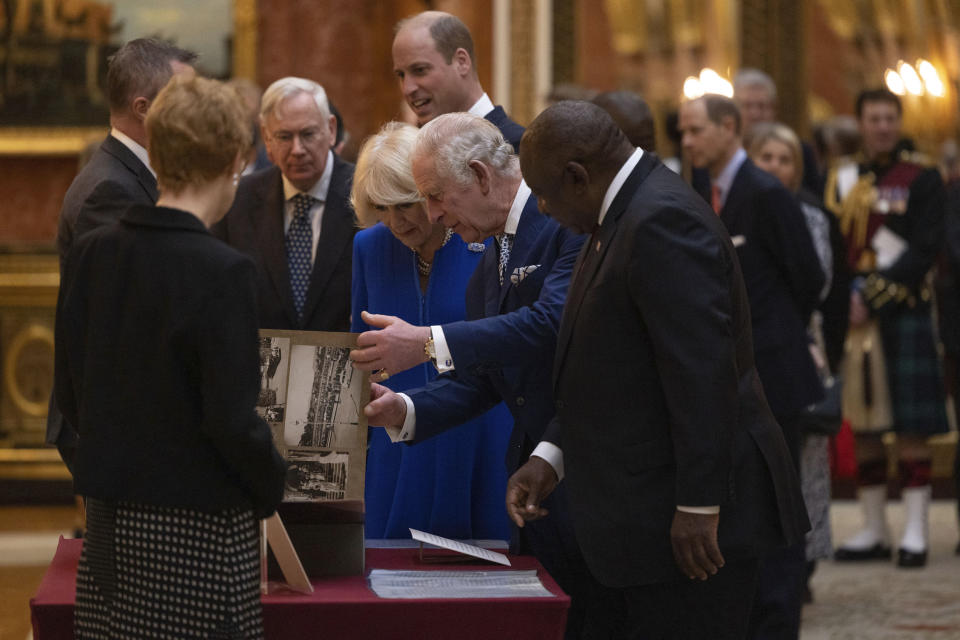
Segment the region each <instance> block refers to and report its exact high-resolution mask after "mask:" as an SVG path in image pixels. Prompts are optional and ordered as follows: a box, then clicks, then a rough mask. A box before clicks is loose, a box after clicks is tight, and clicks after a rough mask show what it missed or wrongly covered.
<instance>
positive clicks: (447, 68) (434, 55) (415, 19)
mask: <svg viewBox="0 0 960 640" xmlns="http://www.w3.org/2000/svg"><path fill="white" fill-rule="evenodd" d="M394 32H395V33H396V36H395V37H394V39H393V72H394V74H396V76H397V80H398V81H399V82H400V90H401V92H403V99H404V100H405V101H406V103H407V105H409V107H410V109H411V110H412V111H413V113H414V115H415V116H416V118H417V124H418V125H421V126H422V125H424V124H426V123H427V122H430V120H432V119H433V118H436V117H437V116H439V115H442V114H444V113H454V112H457V111H468V112H470V113H472V114H474V115H478V116H481V117H484V118H486V119H487V120H489V121H490V122H492V123H493V124H495V125H496V126H497V128H498V129H500V131H501V132H502V133H503V137H504V138H506V139H507V142H509V143H510V144H511V145H513V149H514V150H515V151H518V150H519V149H520V138H521V137H522V136H523V127H521V126H520V125H519V124H517V123H516V122H514V121H513V120H511V119H510V118H509V116H507V114H506V112H504V110H503V107H501V106H499V105H497V106H494V104H493V102H492V101H491V100H490V97H489V96H488V95H487V94H486V92H484V90H483V86H482V85H481V84H480V79H479V78H478V77H477V62H476V58H475V56H474V53H473V38H472V37H471V36H470V30H469V29H467V25H465V24H463V22H462V21H461V20H460V19H459V18H457V17H456V16H453V15H450V14H449V13H444V12H442V11H424V12H423V13H418V14H416V15H414V16H411V17H409V18H406V19H404V20H401V21H400V22H399V23H398V24H397V26H396V28H395V30H394Z"/></svg>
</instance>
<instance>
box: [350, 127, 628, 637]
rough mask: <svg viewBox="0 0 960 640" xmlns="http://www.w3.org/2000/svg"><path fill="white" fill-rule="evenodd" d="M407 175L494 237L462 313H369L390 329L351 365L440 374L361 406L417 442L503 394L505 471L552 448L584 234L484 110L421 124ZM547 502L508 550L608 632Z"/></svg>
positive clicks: (576, 633) (470, 235) (463, 231)
mask: <svg viewBox="0 0 960 640" xmlns="http://www.w3.org/2000/svg"><path fill="white" fill-rule="evenodd" d="M413 176H414V179H415V181H416V183H417V188H418V189H419V190H420V191H421V193H422V194H423V195H424V197H425V198H426V200H425V206H426V208H427V212H428V215H429V217H430V220H431V221H437V220H439V221H440V222H441V223H442V224H444V225H445V226H446V227H448V228H451V229H453V230H454V231H455V232H457V233H459V234H460V236H461V237H462V238H463V239H464V240H465V241H467V242H482V241H484V240H485V239H487V238H490V237H495V238H496V239H497V242H496V244H495V245H493V247H492V248H491V249H488V250H487V252H486V254H485V255H484V257H483V258H482V260H481V262H480V264H479V266H478V267H477V269H476V271H475V272H474V273H473V276H471V278H470V281H469V283H468V285H467V293H466V307H467V320H465V321H460V322H453V323H449V324H446V325H443V326H437V327H432V328H431V327H413V326H411V325H409V324H407V323H405V322H403V321H401V320H399V319H397V318H392V317H380V316H371V315H369V314H365V315H364V319H365V320H366V322H367V323H368V324H371V325H377V326H385V327H386V328H384V329H383V330H380V331H368V332H366V333H363V334H361V335H360V337H359V338H358V341H357V342H358V344H359V345H360V346H362V347H365V348H363V349H360V350H357V351H354V352H353V354H351V357H352V358H354V360H355V362H356V366H357V367H358V368H360V369H364V370H380V371H381V372H383V371H384V369H385V370H386V371H387V372H389V373H393V372H395V371H398V370H400V369H403V368H407V367H410V366H413V365H414V364H419V363H422V362H426V361H427V360H428V359H432V360H434V363H435V364H437V365H438V367H442V368H443V369H444V370H445V371H446V372H447V373H446V374H445V375H442V376H440V377H439V378H438V379H437V380H435V381H433V382H431V383H430V384H428V385H427V386H426V387H422V388H420V389H416V390H413V391H409V392H407V393H405V394H398V393H394V392H392V391H390V390H388V389H386V388H385V387H381V386H380V385H374V387H373V395H372V397H373V400H372V401H371V403H370V404H369V405H368V406H367V408H366V409H365V412H366V414H367V417H368V419H369V422H370V424H371V425H379V426H384V427H386V428H387V430H388V433H389V434H390V437H391V439H393V440H395V441H399V442H406V443H408V444H412V445H415V444H416V443H417V442H420V441H422V440H425V439H427V438H430V437H432V436H435V435H438V434H439V433H442V432H443V431H444V430H446V429H449V428H452V427H455V426H456V425H459V424H461V423H463V422H465V421H466V420H468V419H471V418H473V417H475V416H478V415H480V414H481V413H482V412H484V411H487V410H488V409H490V408H491V407H493V406H494V405H496V404H497V403H499V402H501V401H503V402H504V403H505V404H506V405H507V407H508V408H509V409H510V412H511V413H512V414H513V418H514V428H513V432H512V433H511V437H510V442H509V445H508V449H507V451H506V452H505V456H506V466H507V470H508V472H512V471H514V470H515V469H516V468H517V467H519V466H520V465H521V464H523V462H524V461H525V460H526V459H527V458H528V457H529V456H530V455H531V454H532V455H544V456H547V457H548V458H549V457H550V455H551V453H550V452H549V451H547V450H545V448H541V449H539V450H535V449H534V446H535V445H536V444H537V443H538V442H540V440H541V438H542V436H543V433H544V431H545V429H546V427H547V424H548V423H549V421H550V420H551V418H552V417H553V412H554V409H553V395H552V394H551V392H550V369H551V367H552V363H553V354H554V351H555V348H556V337H557V327H558V326H559V322H560V314H561V311H562V309H563V303H564V300H565V299H566V294H567V285H568V283H569V280H570V274H571V269H572V268H573V263H574V260H575V259H576V255H577V253H578V252H579V250H580V247H581V245H582V243H583V238H582V237H581V236H577V235H575V234H573V233H571V232H569V231H567V230H566V229H563V228H561V227H560V226H559V225H558V224H557V223H556V222H554V221H553V220H550V219H549V218H547V217H545V216H544V215H543V214H542V213H540V212H539V211H538V210H537V206H536V201H535V199H534V198H533V197H531V195H530V189H529V187H527V185H526V183H525V182H524V181H523V178H522V177H521V175H520V167H519V161H518V159H517V157H516V155H515V154H514V152H513V148H512V146H511V145H510V144H509V143H508V142H507V141H506V140H505V139H504V137H503V135H502V134H501V133H500V131H498V130H497V128H496V127H495V126H493V125H492V124H491V123H490V122H488V121H486V120H484V119H483V118H481V117H479V116H476V115H472V114H468V113H451V114H446V115H443V116H440V117H438V118H436V119H434V120H432V121H431V122H429V123H428V124H426V125H425V126H424V127H423V129H421V131H420V133H419V134H418V136H417V145H416V147H415V150H414V154H413ZM440 340H442V341H443V342H444V343H445V345H446V347H445V348H446V350H447V351H446V353H445V354H443V355H441V350H440V349H439V348H438V344H437V343H438V341H440ZM382 375H385V374H382ZM548 508H549V509H550V517H549V518H547V519H546V520H544V521H543V522H541V523H537V525H536V526H534V527H529V528H527V529H525V530H524V531H522V532H515V533H516V534H517V535H516V536H515V537H514V538H515V539H514V540H513V543H514V544H513V549H514V551H515V552H522V553H529V552H532V553H533V554H534V555H536V556H537V558H538V559H539V560H540V562H542V563H543V565H544V566H545V567H546V569H547V571H549V572H550V575H552V576H553V577H554V578H556V580H557V582H558V583H559V584H560V586H561V587H562V588H563V589H564V590H565V591H566V592H567V593H569V594H570V595H571V597H572V599H573V602H572V606H571V610H570V616H569V619H568V626H567V636H568V637H570V638H577V637H581V634H584V635H586V636H587V637H594V636H590V635H589V634H590V633H606V631H605V629H606V626H605V625H607V623H608V620H609V616H607V615H606V614H605V598H604V597H603V593H602V590H601V589H600V587H599V585H598V584H597V583H596V582H595V581H594V580H593V579H592V578H591V577H590V574H589V572H588V571H587V570H586V566H585V564H584V563H583V558H582V556H581V554H580V551H579V548H578V547H577V544H576V541H575V540H574V536H573V531H572V528H571V525H570V520H569V518H568V517H567V509H566V504H565V501H564V499H563V498H562V497H558V498H556V499H554V500H552V501H551V503H550V504H549V506H548ZM521 533H522V535H520V534H521ZM607 635H609V634H607ZM596 637H606V635H598V636H596Z"/></svg>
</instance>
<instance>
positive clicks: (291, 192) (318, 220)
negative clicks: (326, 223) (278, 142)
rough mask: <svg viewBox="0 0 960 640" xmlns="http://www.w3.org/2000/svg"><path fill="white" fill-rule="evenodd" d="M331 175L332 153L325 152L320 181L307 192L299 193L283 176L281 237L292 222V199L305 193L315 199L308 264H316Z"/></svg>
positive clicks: (312, 209)
mask: <svg viewBox="0 0 960 640" xmlns="http://www.w3.org/2000/svg"><path fill="white" fill-rule="evenodd" d="M331 175H333V152H332V151H327V165H326V167H324V169H323V173H322V174H321V175H320V179H319V180H317V182H316V183H315V184H314V185H313V187H311V188H310V190H309V191H300V190H299V189H297V188H296V187H295V186H293V184H291V183H290V181H289V180H287V176H283V235H284V236H286V235H287V230H288V229H290V223H291V222H293V216H294V214H295V213H296V212H295V211H294V205H293V201H292V199H293V197H294V196H296V195H297V194H299V193H305V194H306V195H308V196H313V197H314V198H316V200H317V201H316V202H314V203H313V206H312V207H311V208H310V213H309V214H308V215H309V216H310V229H311V231H312V232H313V234H312V235H313V239H312V241H311V243H312V249H311V251H310V264H311V265H312V264H313V263H314V262H316V258H317V241H318V240H319V239H320V227H321V225H322V223H323V211H324V206H325V204H326V200H327V192H328V191H329V190H330V176H331Z"/></svg>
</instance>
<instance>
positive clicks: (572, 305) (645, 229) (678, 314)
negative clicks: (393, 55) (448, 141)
mask: <svg viewBox="0 0 960 640" xmlns="http://www.w3.org/2000/svg"><path fill="white" fill-rule="evenodd" d="M521 166H522V168H523V174H524V176H525V177H526V179H527V180H528V181H529V183H530V187H531V189H532V190H533V193H534V195H536V196H537V198H538V202H539V204H540V207H541V208H542V209H543V210H545V211H548V212H549V214H550V215H551V217H554V218H555V219H557V220H558V221H559V222H560V223H561V224H563V225H564V226H567V227H569V228H571V229H573V230H574V231H577V232H592V234H593V235H592V236H591V238H590V240H588V243H587V244H586V246H585V247H584V249H583V251H582V252H581V254H580V257H579V259H578V263H577V265H576V266H575V267H574V273H575V275H574V277H573V280H572V282H571V285H570V292H569V296H568V299H567V304H566V307H565V309H564V314H563V322H562V323H561V327H560V333H559V336H558V339H557V340H558V342H557V356H556V361H555V363H554V369H553V384H554V395H555V397H556V398H557V403H556V408H557V418H558V420H557V422H556V423H554V426H553V428H551V429H549V430H548V432H547V434H546V436H545V437H546V439H548V440H549V441H551V442H552V443H554V445H556V446H557V447H559V448H560V449H561V450H562V462H563V465H562V469H563V470H564V471H565V473H564V474H559V473H555V472H554V471H555V469H556V467H553V468H551V467H550V466H549V465H547V464H545V463H544V462H543V461H542V460H540V459H538V458H535V457H531V458H530V460H529V461H528V462H527V463H526V464H525V465H524V466H523V467H522V468H521V469H520V470H519V471H518V472H517V473H516V474H515V475H514V476H513V477H512V478H511V479H510V482H509V484H508V488H507V508H508V511H509V512H510V514H511V517H512V518H513V519H514V521H515V522H516V523H517V524H518V525H520V526H524V527H525V526H529V525H530V524H531V523H532V522H535V520H536V518H538V517H540V516H541V515H542V514H543V508H542V507H540V501H541V500H542V499H543V496H544V495H547V494H549V492H550V491H551V490H553V488H554V487H555V486H556V483H557V482H558V480H560V479H562V478H564V477H565V481H564V482H563V484H565V485H567V489H568V492H567V495H568V497H569V501H570V510H571V515H572V517H573V521H574V526H575V529H576V533H577V540H578V542H579V543H580V547H581V549H582V550H583V553H584V556H585V558H586V560H587V564H588V566H589V568H590V571H591V573H592V574H593V575H594V576H596V578H597V579H598V580H599V581H600V582H601V583H602V584H604V585H606V586H607V587H611V588H613V590H614V592H615V599H616V601H617V602H618V603H619V606H620V608H621V615H620V618H619V624H620V625H621V629H620V632H619V634H618V635H617V636H616V637H629V638H641V637H642V638H647V637H650V638H666V637H671V638H728V637H729V638H740V637H742V636H743V634H744V632H745V631H746V626H747V619H748V615H749V611H750V604H751V601H752V597H753V590H754V585H755V581H756V576H757V566H758V558H759V557H760V555H761V554H762V553H764V552H765V551H766V550H767V549H769V548H772V547H774V546H777V545H779V544H783V543H795V542H797V541H799V540H801V539H802V534H803V532H804V530H805V528H807V521H806V514H805V511H804V508H803V503H802V497H801V495H800V491H799V486H798V481H797V476H796V473H795V471H794V469H793V465H792V464H791V462H790V454H789V452H788V451H787V448H786V444H785V442H784V440H783V436H782V433H781V431H780V428H779V427H778V426H777V424H776V421H775V420H774V418H773V415H772V414H771V412H770V410H769V408H768V406H767V403H766V399H765V398H764V395H763V390H762V387H761V385H760V381H759V376H758V375H757V370H756V368H755V366H754V363H753V343H752V340H751V334H750V313H749V303H748V300H747V293H746V290H745V287H744V283H743V278H742V276H741V273H740V267H739V263H738V261H737V258H736V253H735V250H734V248H733V245H732V243H731V241H730V238H729V236H728V235H727V233H726V230H725V229H724V227H723V224H722V223H721V222H720V220H719V219H717V217H716V216H715V215H713V214H712V213H711V212H710V210H709V208H708V207H707V206H706V205H704V203H703V202H702V200H701V199H700V198H698V197H697V195H696V194H695V193H694V192H693V191H691V190H690V188H689V187H688V186H687V185H685V184H684V183H683V182H682V180H681V178H680V177H679V176H677V175H676V174H674V173H673V172H672V171H670V170H669V169H667V168H666V167H665V166H663V165H662V164H661V163H660V162H659V161H658V160H657V159H656V157H655V156H653V155H652V154H646V153H644V152H643V150H641V149H637V148H635V147H634V146H633V145H632V144H630V142H629V141H628V140H627V139H626V137H625V136H624V134H623V132H622V131H620V129H619V128H618V127H617V126H616V124H615V123H614V122H613V120H612V119H611V118H610V116H609V115H608V114H607V113H606V112H605V111H603V110H602V109H601V108H599V107H597V106H596V105H592V104H589V103H585V102H561V103H558V104H556V105H553V106H552V107H549V108H548V109H547V110H546V111H544V112H543V113H541V114H540V115H539V116H538V117H537V119H536V120H534V122H533V123H532V124H531V126H530V128H529V129H528V130H527V133H526V134H525V135H524V140H523V146H522V157H521ZM561 486H562V485H561ZM525 521H526V524H525V525H524V523H525Z"/></svg>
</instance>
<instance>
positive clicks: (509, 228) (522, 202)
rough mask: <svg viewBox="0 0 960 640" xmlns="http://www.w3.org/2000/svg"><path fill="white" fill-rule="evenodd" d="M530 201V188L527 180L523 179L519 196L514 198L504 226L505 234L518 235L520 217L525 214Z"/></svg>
mask: <svg viewBox="0 0 960 640" xmlns="http://www.w3.org/2000/svg"><path fill="white" fill-rule="evenodd" d="M529 199H530V187H528V186H527V182H526V180H523V179H522V178H521V180H520V187H519V188H517V195H515V196H513V204H512V205H510V213H508V214H507V223H506V224H505V225H504V226H503V232H504V233H511V234H516V233H517V227H518V226H520V215H521V214H522V213H523V208H524V207H525V206H526V205H527V200H529Z"/></svg>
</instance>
